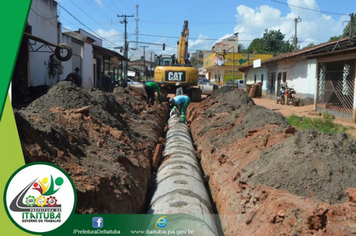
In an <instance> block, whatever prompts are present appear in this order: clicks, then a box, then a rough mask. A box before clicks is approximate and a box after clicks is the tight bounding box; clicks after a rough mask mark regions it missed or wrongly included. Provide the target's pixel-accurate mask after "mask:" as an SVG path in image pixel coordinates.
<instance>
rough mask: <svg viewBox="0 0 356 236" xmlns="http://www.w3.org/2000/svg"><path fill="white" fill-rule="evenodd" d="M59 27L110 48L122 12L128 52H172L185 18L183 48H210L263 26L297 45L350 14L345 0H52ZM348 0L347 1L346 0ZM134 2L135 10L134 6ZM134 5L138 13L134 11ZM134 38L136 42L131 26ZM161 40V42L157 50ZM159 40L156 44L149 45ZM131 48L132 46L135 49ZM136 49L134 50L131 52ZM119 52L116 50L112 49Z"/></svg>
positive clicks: (339, 25)
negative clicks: (186, 31)
mask: <svg viewBox="0 0 356 236" xmlns="http://www.w3.org/2000/svg"><path fill="white" fill-rule="evenodd" d="M57 2H58V3H59V6H58V15H59V21H60V22H61V23H62V28H63V31H64V30H72V31H75V30H78V29H79V28H81V29H84V30H86V31H87V32H89V33H91V34H93V35H95V36H97V37H100V38H101V39H102V40H103V47H106V48H108V49H111V50H115V51H116V50H117V49H114V47H120V46H123V45H124V32H125V24H122V23H120V21H121V22H122V21H123V17H121V16H122V15H127V16H128V17H127V18H126V19H127V25H126V26H127V41H128V42H129V48H130V50H129V56H130V55H134V56H132V57H131V59H133V60H134V59H138V58H136V57H137V54H141V55H143V51H145V56H146V58H147V56H148V55H152V54H154V53H155V54H175V53H177V41H178V40H179V36H180V33H181V31H182V29H183V23H184V21H185V20H188V22H189V46H188V50H189V52H191V53H192V52H194V51H196V50H211V48H212V46H213V45H214V43H216V42H218V41H219V40H221V39H222V38H225V37H228V36H232V35H233V34H234V33H238V35H239V41H238V43H239V44H242V45H243V46H244V47H245V48H247V47H248V46H249V44H250V43H251V42H252V40H253V39H255V38H262V36H263V33H264V32H265V30H266V29H268V30H280V31H281V33H282V34H284V35H285V40H289V42H291V43H292V42H293V41H292V37H293V36H294V35H295V30H296V28H295V25H296V24H295V19H298V18H299V19H300V20H298V21H297V22H298V23H297V37H298V42H299V46H300V47H301V48H303V47H305V46H307V45H308V44H310V43H313V44H315V45H317V44H320V43H324V42H327V41H328V40H329V39H330V37H332V36H339V35H341V34H342V32H343V29H344V28H345V26H346V25H347V22H348V21H349V20H350V16H349V15H350V14H351V13H355V12H356V2H354V1H350V0H337V1H335V0H252V1H246V0H235V1H233V0H224V1H210V0H205V1H197V0H180V1H176V0H57ZM351 2H353V3H351ZM137 5H138V8H137V7H136V6H137ZM137 9H138V15H137V13H136V12H137ZM137 29H138V41H139V42H140V43H137V44H136V42H135V41H136V30H137ZM163 43H165V44H166V48H165V51H162V46H159V45H162V44H163ZM155 44H159V45H155ZM136 46H137V48H136ZM135 48H136V50H135ZM118 52H119V51H118Z"/></svg>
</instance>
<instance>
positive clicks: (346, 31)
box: [342, 15, 356, 38]
mask: <svg viewBox="0 0 356 236" xmlns="http://www.w3.org/2000/svg"><path fill="white" fill-rule="evenodd" d="M352 18H353V24H352V26H353V36H354V35H356V32H355V31H356V30H355V29H356V15H352ZM350 23H351V22H349V23H348V24H347V26H346V27H345V28H344V31H343V34H342V37H343V38H344V37H348V36H350Z"/></svg>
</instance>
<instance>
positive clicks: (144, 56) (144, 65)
mask: <svg viewBox="0 0 356 236" xmlns="http://www.w3.org/2000/svg"><path fill="white" fill-rule="evenodd" d="M140 47H141V48H143V76H145V71H146V53H145V52H146V51H145V49H146V48H148V46H140Z"/></svg>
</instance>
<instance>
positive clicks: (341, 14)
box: [271, 0, 349, 16]
mask: <svg viewBox="0 0 356 236" xmlns="http://www.w3.org/2000/svg"><path fill="white" fill-rule="evenodd" d="M271 1H272V2H276V3H280V4H283V5H287V6H290V7H296V8H300V9H304V10H308V11H315V12H320V13H325V14H331V15H339V16H345V15H347V16H348V15H349V14H343V13H336V12H328V11H320V10H316V9H310V8H307V7H301V6H296V5H292V4H288V3H285V2H281V1H277V0H271Z"/></svg>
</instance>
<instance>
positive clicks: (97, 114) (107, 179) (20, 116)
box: [15, 81, 168, 214]
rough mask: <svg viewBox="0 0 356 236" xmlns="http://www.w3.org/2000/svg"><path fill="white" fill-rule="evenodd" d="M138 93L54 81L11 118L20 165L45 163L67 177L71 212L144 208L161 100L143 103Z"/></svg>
mask: <svg viewBox="0 0 356 236" xmlns="http://www.w3.org/2000/svg"><path fill="white" fill-rule="evenodd" d="M145 96H146V94H145V91H144V90H143V89H135V88H131V87H128V88H116V89H115V90H114V92H113V93H105V92H103V91H100V90H96V89H90V90H84V89H82V88H79V87H77V86H75V85H74V84H72V83H71V82H65V81H63V82H59V83H58V84H56V85H55V86H53V87H52V88H51V89H50V90H49V91H48V92H47V93H46V94H45V95H43V96H42V97H40V98H38V99H37V100H35V101H33V102H32V103H31V104H30V105H28V106H27V107H26V108H25V109H22V110H18V111H15V118H16V122H17V127H18V131H19V136H20V140H21V146H22V149H23V153H24V156H25V161H26V163H29V162H36V161H45V162H52V163H54V164H56V165H58V166H60V167H61V168H63V169H64V170H65V171H67V172H68V174H69V175H70V176H71V178H72V179H73V182H74V184H75V187H76V189H77V196H78V202H77V209H76V212H77V213H110V214H124V213H143V212H145V210H146V209H145V207H146V204H147V202H146V195H147V191H148V186H149V183H150V180H151V166H152V160H151V159H152V155H153V152H154V150H155V147H156V145H157V143H158V140H159V137H160V136H162V135H163V130H164V124H165V121H166V119H167V115H168V106H167V105H157V106H154V107H150V108H148V107H147V106H146V103H145Z"/></svg>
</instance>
